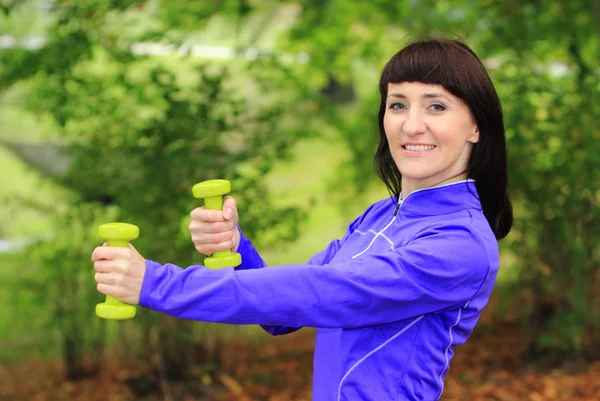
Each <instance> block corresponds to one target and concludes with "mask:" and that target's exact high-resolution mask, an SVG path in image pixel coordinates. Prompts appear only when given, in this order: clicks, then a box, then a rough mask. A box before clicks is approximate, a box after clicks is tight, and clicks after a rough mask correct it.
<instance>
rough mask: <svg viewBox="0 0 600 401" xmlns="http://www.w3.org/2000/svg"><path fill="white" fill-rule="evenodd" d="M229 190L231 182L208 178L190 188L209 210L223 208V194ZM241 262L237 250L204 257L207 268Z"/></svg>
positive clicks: (216, 267) (230, 265)
mask: <svg viewBox="0 0 600 401" xmlns="http://www.w3.org/2000/svg"><path fill="white" fill-rule="evenodd" d="M229 192H231V184H230V183H229V181H227V180H209V181H203V182H200V183H198V184H196V185H194V187H193V188H192V193H193V194H194V197H195V198H203V199H204V206H206V208H207V209H211V210H221V209H222V208H223V195H226V194H228V193H229ZM241 264H242V257H241V255H240V254H239V253H237V252H231V251H230V250H226V251H221V252H215V253H214V254H213V255H212V256H207V257H206V258H205V259H204V266H206V267H208V268H209V269H220V268H222V267H236V266H239V265H241Z"/></svg>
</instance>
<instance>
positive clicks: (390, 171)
mask: <svg viewBox="0 0 600 401" xmlns="http://www.w3.org/2000/svg"><path fill="white" fill-rule="evenodd" d="M401 82H421V83H424V84H432V85H440V86H442V87H443V88H444V89H446V90H447V91H448V92H450V93H452V94H453V95H454V96H456V97H458V98H460V99H461V100H462V101H463V102H464V103H465V104H466V105H467V106H468V107H469V109H470V111H471V114H472V116H473V118H474V120H475V122H476V124H477V126H478V128H479V142H477V143H474V144H473V148H472V151H471V156H470V158H469V161H468V164H467V169H468V171H467V175H468V178H471V179H474V180H475V187H476V188H477V195H478V196H479V200H480V202H481V206H482V208H483V213H484V215H485V217H486V219H487V221H488V222H489V224H490V227H491V228H492V230H493V232H494V234H495V236H496V238H497V239H501V238H504V237H505V236H506V235H507V234H508V233H509V231H510V229H511V227H512V220H513V217H512V215H513V212H512V204H511V201H510V197H509V193H508V171H507V162H506V139H505V133H504V121H503V116H502V107H501V104H500V99H499V98H498V94H497V93H496V89H495V88H494V85H493V83H492V80H491V79H490V77H489V75H488V73H487V71H486V69H485V67H484V66H483V64H482V63H481V61H480V60H479V58H478V57H477V55H476V54H475V53H474V52H473V51H472V50H471V49H470V48H469V47H468V46H467V45H465V44H464V43H461V42H459V41H457V40H451V39H428V40H423V41H419V42H415V43H412V44H410V45H408V46H407V47H405V48H404V49H402V50H400V51H399V52H398V53H397V54H395V55H394V56H393V57H392V58H391V59H390V61H388V63H387V64H386V66H385V68H384V69H383V72H382V73H381V79H380V82H379V91H380V93H381V104H380V106H379V147H378V148H377V152H376V153H375V168H376V170H377V173H378V174H379V176H380V177H381V179H382V180H383V182H384V183H385V185H386V186H387V188H388V190H389V191H390V192H391V193H392V195H394V196H395V197H396V198H398V197H399V195H400V191H401V180H402V176H401V174H400V171H399V170H398V167H397V166H396V163H395V162H394V160H393V158H392V154H391V153H390V146H389V144H388V141H387V137H386V135H385V130H384V128H383V116H384V114H385V109H386V101H387V91H388V84H389V83H401Z"/></svg>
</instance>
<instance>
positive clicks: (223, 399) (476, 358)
mask: <svg viewBox="0 0 600 401" xmlns="http://www.w3.org/2000/svg"><path fill="white" fill-rule="evenodd" d="M482 327H483V329H479V330H477V331H476V332H475V333H474V334H473V335H472V337H471V339H470V340H469V341H468V342H467V344H465V345H462V346H460V347H457V348H456V350H455V351H456V355H455V357H454V359H453V362H452V365H451V369H450V372H449V374H448V377H447V379H446V383H445V391H444V397H443V398H442V400H444V401H456V400H470V401H492V400H493V401H527V400H529V401H555V400H569V401H591V400H599V399H600V362H597V363H592V364H590V365H588V366H587V368H586V369H585V370H584V371H582V372H579V373H572V372H567V371H565V370H553V371H549V372H545V373H540V372H537V373H536V372H533V371H524V370H523V369H522V368H521V367H520V366H519V355H520V354H519V353H520V346H519V326H518V325H517V324H515V323H510V322H506V323H498V322H496V323H494V325H493V326H490V327H488V328H486V327H485V323H482ZM313 345H314V332H313V331H311V330H303V331H300V332H297V333H294V334H291V335H286V336H281V337H274V338H268V339H267V340H266V341H265V342H260V343H256V342H242V341H235V342H231V343H230V344H229V345H228V348H227V352H226V356H227V358H226V360H227V363H226V364H225V366H224V367H223V370H222V372H220V373H218V374H217V375H216V376H215V377H214V378H209V377H208V376H205V377H202V378H199V380H198V385H197V388H196V389H195V391H194V392H191V391H190V390H189V388H186V385H185V384H182V383H172V382H169V383H167V384H166V386H165V385H162V386H161V385H157V384H156V383H155V386H154V388H155V391H154V392H152V391H149V392H148V394H147V395H144V396H139V397H138V398H135V396H134V394H133V393H132V391H131V389H130V387H129V386H128V385H127V382H128V379H131V378H132V377H140V373H141V371H140V369H138V367H136V366H135V365H130V364H127V363H125V362H124V361H119V360H108V361H106V363H105V364H104V365H103V369H102V371H101V372H100V374H98V375H96V376H93V377H89V378H87V379H82V380H78V381H74V382H69V381H65V380H64V379H63V378H64V370H63V368H62V366H61V364H60V363H59V362H47V361H46V362H40V361H26V362H23V363H19V364H13V365H11V366H4V367H0V400H2V401H25V400H27V401H62V400H65V401H67V400H68V401H100V400H102V401H132V400H136V401H138V400H139V401H159V400H161V401H175V400H176V401H309V400H310V399H311V376H312V350H313ZM142 377H143V375H142ZM163 384H164V383H163ZM188 386H189V385H188Z"/></svg>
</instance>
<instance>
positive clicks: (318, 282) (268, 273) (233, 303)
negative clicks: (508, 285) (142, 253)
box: [140, 224, 494, 328]
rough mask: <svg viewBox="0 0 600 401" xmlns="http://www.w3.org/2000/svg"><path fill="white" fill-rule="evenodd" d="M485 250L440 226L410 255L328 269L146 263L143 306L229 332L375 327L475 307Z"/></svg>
mask: <svg viewBox="0 0 600 401" xmlns="http://www.w3.org/2000/svg"><path fill="white" fill-rule="evenodd" d="M486 245H488V244H485V243H484V242H483V240H482V239H481V238H480V236H479V235H478V234H477V233H476V232H475V230H474V229H473V228H472V227H471V226H470V225H468V224H465V225H457V224H443V225H440V226H437V227H433V228H431V229H428V230H426V231H425V232H422V233H421V234H420V235H419V236H418V237H417V238H415V239H414V240H413V241H412V242H411V243H409V244H408V245H407V246H405V247H401V248H397V249H395V250H393V251H389V252H385V253H382V254H365V255H364V256H363V257H361V258H358V259H353V260H350V261H346V262H343V263H339V264H329V265H326V266H321V265H317V264H304V265H286V266H279V267H269V268H263V269H250V270H234V269H221V270H209V269H206V268H204V267H202V266H192V267H189V268H187V269H185V270H183V269H180V268H179V267H177V266H174V265H171V264H167V265H164V266H163V265H159V264H157V263H155V262H152V261H148V262H147V270H146V277H145V279H144V284H143V288H142V294H141V298H140V305H142V306H144V307H147V308H149V309H153V310H156V311H159V312H163V313H166V314H169V315H172V316H175V317H179V318H185V319H194V320H202V321H211V322H221V323H230V324H261V325H268V326H287V327H302V326H310V327H336V328H340V327H341V328H352V327H362V326H369V325H378V324H383V323H389V322H393V321H398V320H402V319H406V318H410V317H415V316H419V315H422V314H425V313H430V312H435V311H439V310H444V309H446V308H449V307H454V306H456V305H459V304H463V303H464V302H466V301H468V300H469V299H471V298H472V297H473V296H474V295H475V294H476V293H477V291H478V290H479V288H480V287H481V285H482V284H483V282H484V280H485V279H486V278H487V275H488V270H489V267H490V264H491V263H494V261H492V260H491V259H490V258H491V257H490V256H489V254H488V251H487V249H488V248H487V247H486ZM330 246H332V249H335V247H336V245H335V244H334V245H330ZM492 257H493V255H492Z"/></svg>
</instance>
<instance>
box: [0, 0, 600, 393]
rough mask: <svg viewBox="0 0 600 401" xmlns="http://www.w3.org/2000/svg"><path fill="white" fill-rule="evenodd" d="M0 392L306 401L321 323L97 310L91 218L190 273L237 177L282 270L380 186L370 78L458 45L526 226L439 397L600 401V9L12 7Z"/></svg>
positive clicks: (312, 1) (3, 138) (508, 5)
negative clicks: (429, 51)
mask: <svg viewBox="0 0 600 401" xmlns="http://www.w3.org/2000/svg"><path fill="white" fill-rule="evenodd" d="M0 7H1V12H0V60H1V64H0V400H2V401H21V400H37V401H42V400H52V401H54V400H86V401H88V400H89V401H94V400H110V401H113V400H114V401H116V400H123V401H125V400H132V401H133V400H148V401H155V400H165V401H173V400H178V401H179V400H181V401H193V400H248V401H251V400H268V401H276V400H286V401H292V400H293V401H301V400H310V395H311V389H310V386H311V374H312V366H311V360H312V346H313V340H314V332H313V331H312V330H310V329H303V330H301V331H300V332H298V333H295V334H292V335H288V336H282V337H277V338H270V337H268V335H266V334H264V333H263V332H261V331H260V329H258V328H256V327H228V326H224V325H214V324H203V323H198V322H190V321H184V320H175V319H171V318H168V317H166V316H162V315H158V314H156V313H150V312H148V311H146V310H143V309H141V308H138V316H137V317H136V318H135V319H133V320H130V321H124V322H114V321H104V320H101V319H99V318H97V317H96V316H95V314H94V308H95V305H96V304H97V303H99V302H102V301H103V300H104V297H103V296H101V295H100V294H98V293H97V292H96V289H95V283H94V281H93V269H92V264H91V261H90V255H91V251H92V250H93V248H94V247H95V246H97V245H99V244H101V243H102V240H101V239H100V238H98V236H97V228H98V225H99V224H101V223H105V222H110V221H126V222H129V223H133V224H136V225H138V226H139V227H140V232H141V235H140V237H139V239H137V240H135V242H134V245H135V246H136V247H137V249H138V250H140V252H141V253H142V254H143V255H144V256H145V257H147V258H151V259H154V260H157V261H159V262H163V263H166V262H173V263H176V264H179V265H181V266H188V265H191V264H199V263H201V262H202V258H201V256H200V255H198V254H197V253H196V252H195V250H194V247H193V244H192V243H191V241H190V240H189V233H188V232H187V224H188V215H189V212H190V211H191V210H192V209H193V208H194V207H196V206H199V205H201V204H202V203H201V201H199V200H197V199H194V198H193V197H192V195H191V187H192V185H193V184H195V183H197V182H200V181H203V180H206V179H213V178H226V179H229V180H231V182H232V187H233V191H232V195H234V196H235V197H236V198H237V200H238V204H239V209H240V215H241V225H242V227H243V228H244V230H245V233H246V235H247V236H249V237H250V238H252V239H253V240H254V242H255V244H256V246H257V247H258V249H260V250H261V251H262V254H263V256H264V258H265V260H266V261H267V263H268V264H270V265H278V264H285V263H291V262H296V263H301V262H302V261H305V260H307V259H308V258H309V257H310V256H311V255H312V254H314V253H316V252H318V251H320V250H321V249H323V248H324V247H325V246H326V245H327V244H328V242H329V241H331V240H332V239H334V238H338V237H339V236H341V235H342V234H343V232H344V230H345V228H346V225H347V224H348V223H349V222H350V221H351V220H352V219H353V218H354V217H356V216H357V215H358V214H360V213H361V212H362V211H363V210H364V209H365V208H366V206H368V205H369V204H370V203H371V202H373V201H375V200H378V199H381V198H383V197H385V196H387V192H386V190H385V188H384V187H383V185H382V184H381V183H380V182H379V181H378V179H377V177H376V176H375V174H374V171H373V167H372V158H373V154H374V151H375V149H376V146H377V141H378V139H377V138H378V132H377V120H376V117H377V111H378V105H379V94H378V77H379V73H380V71H381V69H382V68H383V66H384V64H385V62H386V61H387V60H388V59H389V58H390V57H391V56H392V55H393V54H394V53H396V52H397V51H398V50H399V49H400V48H402V47H403V46H405V45H406V44H408V43H409V42H411V41H413V40H416V39H420V38H423V37H430V36H446V37H451V38H457V39H461V40H463V41H465V42H466V43H467V44H468V45H469V46H471V47H472V48H473V49H474V50H475V51H476V53H477V54H478V55H479V56H480V58H481V59H482V60H483V61H484V63H485V65H486V66H487V67H488V69H489V72H490V74H491V76H492V78H493V81H494V83H495V85H496V87H497V90H498V92H499V94H500V97H501V99H502V103H503V108H504V113H505V122H506V127H507V136H508V155H509V162H510V184H511V191H512V198H513V201H514V205H515V226H514V229H513V230H512V232H511V233H510V235H509V236H508V237H507V238H506V239H505V240H503V241H502V242H501V248H502V269H501V272H500V276H499V278H498V282H497V286H496V289H495V291H494V294H493V297H492V300H491V301H490V304H489V306H488V308H487V309H486V311H485V313H484V314H483V316H482V317H481V321H480V323H479V325H478V326H477V327H476V329H475V332H474V333H473V335H472V336H471V339H470V341H469V342H468V343H467V344H466V345H464V346H460V347H458V348H457V349H456V356H455V358H454V360H453V364H452V365H451V369H450V373H449V376H448V379H447V383H446V387H445V394H444V397H443V398H442V399H444V400H506V401H508V400H532V401H542V400H559V399H565V400H597V399H600V364H599V363H598V360H599V358H600V297H599V295H600V245H599V244H600V224H599V223H598V211H599V207H600V168H599V167H600V124H599V123H598V121H600V68H599V64H598V60H600V2H599V1H597V0H572V1H568V2H567V1H556V0H525V1H513V0H487V1H478V2H473V1H470V0H455V1H444V0H440V1H432V0H398V1H389V0H373V1H368V2H367V1H358V0H296V1H276V0H235V1H234V0H222V1H208V0H198V1H183V0H169V1H166V0H163V1H161V0H149V1H126V0H124V1H119V0H78V1H75V0H62V1H61V0H54V1H53V0H29V1H27V0H25V1H19V0H2V1H0Z"/></svg>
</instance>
